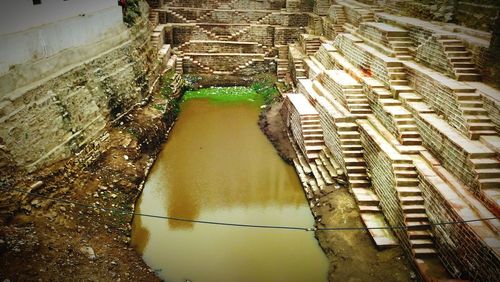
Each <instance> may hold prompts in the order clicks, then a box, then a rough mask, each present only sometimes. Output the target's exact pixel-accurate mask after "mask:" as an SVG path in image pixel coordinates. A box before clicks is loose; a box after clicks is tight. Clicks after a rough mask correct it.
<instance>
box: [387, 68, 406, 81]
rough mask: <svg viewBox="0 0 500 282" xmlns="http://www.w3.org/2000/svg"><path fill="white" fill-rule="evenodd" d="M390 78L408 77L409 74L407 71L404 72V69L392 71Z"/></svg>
mask: <svg viewBox="0 0 500 282" xmlns="http://www.w3.org/2000/svg"><path fill="white" fill-rule="evenodd" d="M389 78H390V79H396V80H398V79H401V80H402V79H406V78H407V74H406V72H404V70H403V71H402V72H391V73H389Z"/></svg>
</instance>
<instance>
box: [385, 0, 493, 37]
mask: <svg viewBox="0 0 500 282" xmlns="http://www.w3.org/2000/svg"><path fill="white" fill-rule="evenodd" d="M379 2H383V1H380V0H379ZM398 8H399V9H398V10H399V11H400V12H401V13H402V14H404V15H407V16H411V17H416V18H421V19H424V20H433V21H441V22H452V23H457V24H459V25H463V26H467V27H470V28H475V29H480V30H485V31H491V30H493V21H494V19H495V17H496V15H497V13H498V11H500V3H499V2H498V1H496V0H437V1H436V0H433V1H430V0H425V1H404V2H403V1H401V3H400V4H399V6H398ZM398 10H393V12H394V11H398Z"/></svg>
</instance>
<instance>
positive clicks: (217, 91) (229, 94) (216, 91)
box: [182, 87, 262, 102]
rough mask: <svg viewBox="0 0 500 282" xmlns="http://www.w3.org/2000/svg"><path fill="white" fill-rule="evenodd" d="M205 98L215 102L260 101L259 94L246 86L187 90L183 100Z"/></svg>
mask: <svg viewBox="0 0 500 282" xmlns="http://www.w3.org/2000/svg"><path fill="white" fill-rule="evenodd" d="M198 98H207V99H210V100H212V101H216V102H242V101H249V102H253V101H259V102H260V101H262V100H261V96H260V95H259V94H258V93H257V92H256V91H255V90H253V89H252V88H248V87H213V88H202V89H200V90H194V91H187V92H186V93H184V97H183V99H182V100H183V101H187V100H190V99H198Z"/></svg>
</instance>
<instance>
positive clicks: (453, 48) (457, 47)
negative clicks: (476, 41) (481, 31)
mask: <svg viewBox="0 0 500 282" xmlns="http://www.w3.org/2000/svg"><path fill="white" fill-rule="evenodd" d="M443 47H444V51H445V52H447V51H467V49H465V47H464V46H463V45H445V46H443Z"/></svg>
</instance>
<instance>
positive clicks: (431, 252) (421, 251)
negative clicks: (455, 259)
mask: <svg viewBox="0 0 500 282" xmlns="http://www.w3.org/2000/svg"><path fill="white" fill-rule="evenodd" d="M412 251H413V254H414V255H415V257H416V258H432V257H435V256H436V255H437V252H436V250H435V249H432V248H415V249H412Z"/></svg>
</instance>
